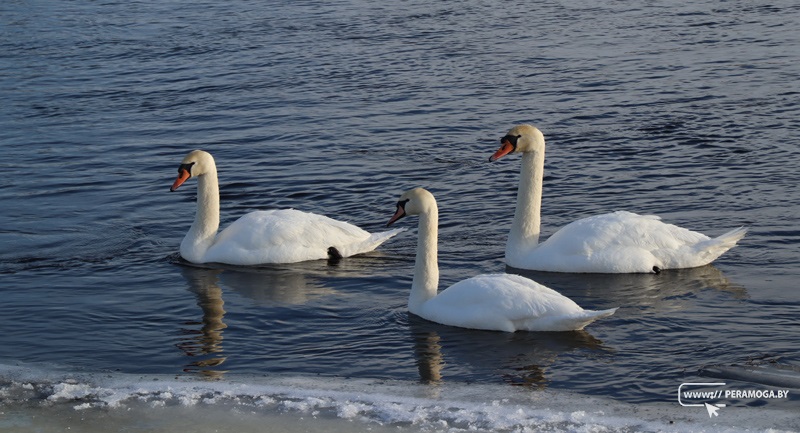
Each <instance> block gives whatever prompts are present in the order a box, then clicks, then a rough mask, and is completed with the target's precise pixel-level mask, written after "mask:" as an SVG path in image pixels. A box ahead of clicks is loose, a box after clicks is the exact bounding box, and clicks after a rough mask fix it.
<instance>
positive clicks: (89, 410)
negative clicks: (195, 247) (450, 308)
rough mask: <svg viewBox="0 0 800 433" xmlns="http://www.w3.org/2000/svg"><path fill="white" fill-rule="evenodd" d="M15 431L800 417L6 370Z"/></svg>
mask: <svg viewBox="0 0 800 433" xmlns="http://www.w3.org/2000/svg"><path fill="white" fill-rule="evenodd" d="M0 379H1V381H0V398H1V399H2V406H0V407H1V408H2V409H0V411H2V412H3V413H2V420H0V429H2V430H3V431H8V432H28V431H45V432H48V431H62V430H66V428H67V427H70V428H72V429H73V430H77V431H86V432H93V431H98V432H99V431H122V430H126V429H135V430H136V429H141V430H147V431H157V432H161V431H163V432H169V431H196V432H211V431H218V430H228V431H240V432H241V431H270V432H275V431H280V432H300V431H312V432H315V431H334V432H336V431H342V432H344V431H348V432H352V431H374V432H382V431H397V430H398V428H401V429H402V430H403V431H425V432H428V431H442V432H460V431H479V432H480V431H492V432H528V431H531V432H532V431H553V432H561V431H565V432H569V431H609V432H613V431H680V432H684V431H692V432H694V431H698V432H699V431H709V432H711V431H714V432H719V431H722V432H725V431H730V432H734V431H742V430H743V429H747V430H749V431H765V432H767V431H768V432H776V431H800V419H798V418H797V416H796V411H792V410H791V408H786V407H781V408H773V407H771V406H765V407H731V408H725V409H723V410H722V411H721V412H720V416H719V417H714V418H713V419H710V418H709V416H708V414H707V413H706V411H705V410H704V409H703V408H694V407H693V408H689V407H681V406H679V405H678V404H677V402H676V403H674V404H666V403H665V404H644V405H634V404H627V403H623V402H618V401H613V400H610V399H603V398H596V397H586V396H582V395H575V394H570V393H565V392H557V391H551V390H547V391H537V392H530V391H529V390H526V389H524V388H516V387H509V386H501V385H482V384H461V383H446V384H438V385H423V384H418V383H413V382H404V381H386V380H367V379H341V378H324V377H313V378H300V377H260V376H232V377H229V378H227V379H226V380H220V381H198V380H196V379H189V378H183V377H177V378H176V377H174V376H153V375H147V376H144V375H130V374H118V373H102V374H93V373H88V372H86V373H74V372H64V371H58V370H41V369H36V368H29V367H8V366H5V367H2V369H0Z"/></svg>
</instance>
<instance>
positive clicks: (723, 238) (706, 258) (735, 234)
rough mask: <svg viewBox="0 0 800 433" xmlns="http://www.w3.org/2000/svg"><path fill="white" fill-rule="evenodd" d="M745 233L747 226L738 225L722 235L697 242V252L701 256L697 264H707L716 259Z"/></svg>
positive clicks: (734, 244)
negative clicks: (700, 260)
mask: <svg viewBox="0 0 800 433" xmlns="http://www.w3.org/2000/svg"><path fill="white" fill-rule="evenodd" d="M746 234H747V227H739V228H735V229H733V230H731V231H729V232H727V233H725V234H723V235H720V236H717V237H715V238H712V239H709V240H707V241H703V242H700V243H699V244H697V252H698V253H699V254H700V256H701V258H702V263H700V265H699V266H702V265H707V264H709V263H711V262H713V261H714V260H716V259H717V258H718V257H719V256H721V255H722V254H724V253H725V252H726V251H728V250H729V249H731V248H733V247H734V246H736V243H737V242H739V241H740V240H741V239H742V238H743V237H744V235H746Z"/></svg>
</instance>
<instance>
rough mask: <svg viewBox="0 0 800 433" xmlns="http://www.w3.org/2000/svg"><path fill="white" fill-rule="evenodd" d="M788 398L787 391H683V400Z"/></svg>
mask: <svg viewBox="0 0 800 433" xmlns="http://www.w3.org/2000/svg"><path fill="white" fill-rule="evenodd" d="M788 397H789V390H788V389H726V390H721V389H718V390H715V391H683V398H685V399H703V400H715V399H720V398H735V399H766V398H788Z"/></svg>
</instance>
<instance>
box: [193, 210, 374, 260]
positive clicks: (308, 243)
mask: <svg viewBox="0 0 800 433" xmlns="http://www.w3.org/2000/svg"><path fill="white" fill-rule="evenodd" d="M369 237H370V234H369V233H368V232H367V231H365V230H362V229H360V228H359V227H357V226H355V225H353V224H349V223H346V222H342V221H337V220H334V219H332V218H328V217H326V216H323V215H317V214H313V213H307V212H301V211H298V210H294V209H281V210H269V211H255V212H250V213H248V214H246V215H244V216H242V217H241V218H239V219H238V220H236V221H234V222H233V223H232V224H231V225H230V226H228V227H227V228H225V230H223V231H222V232H220V233H219V235H217V239H216V241H215V243H214V245H213V246H212V247H211V248H210V249H209V251H208V254H207V260H208V261H212V262H213V261H219V260H215V257H223V258H225V259H226V260H227V262H228V263H230V262H231V261H235V262H236V263H235V264H240V265H256V264H262V263H293V262H299V261H305V260H319V259H325V258H327V254H328V248H329V247H331V246H336V247H337V248H343V247H345V246H347V245H350V244H352V243H358V242H363V241H364V240H366V239H368V238H369Z"/></svg>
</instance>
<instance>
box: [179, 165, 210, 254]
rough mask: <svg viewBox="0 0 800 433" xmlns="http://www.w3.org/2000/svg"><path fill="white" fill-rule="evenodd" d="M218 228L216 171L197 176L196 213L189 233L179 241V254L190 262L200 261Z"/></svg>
mask: <svg viewBox="0 0 800 433" xmlns="http://www.w3.org/2000/svg"><path fill="white" fill-rule="evenodd" d="M218 229H219V183H218V180H217V171H216V170H210V171H208V172H206V173H205V174H203V175H201V176H198V177H197V213H196V214H195V217H194V223H193V224H192V227H191V228H190V229H189V233H187V234H186V237H185V238H183V242H181V255H182V256H183V258H185V259H186V260H189V261H191V262H202V261H203V260H202V257H203V256H204V255H205V253H206V251H207V250H208V248H209V247H211V245H212V244H213V243H214V239H215V238H216V236H217V230H218Z"/></svg>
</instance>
